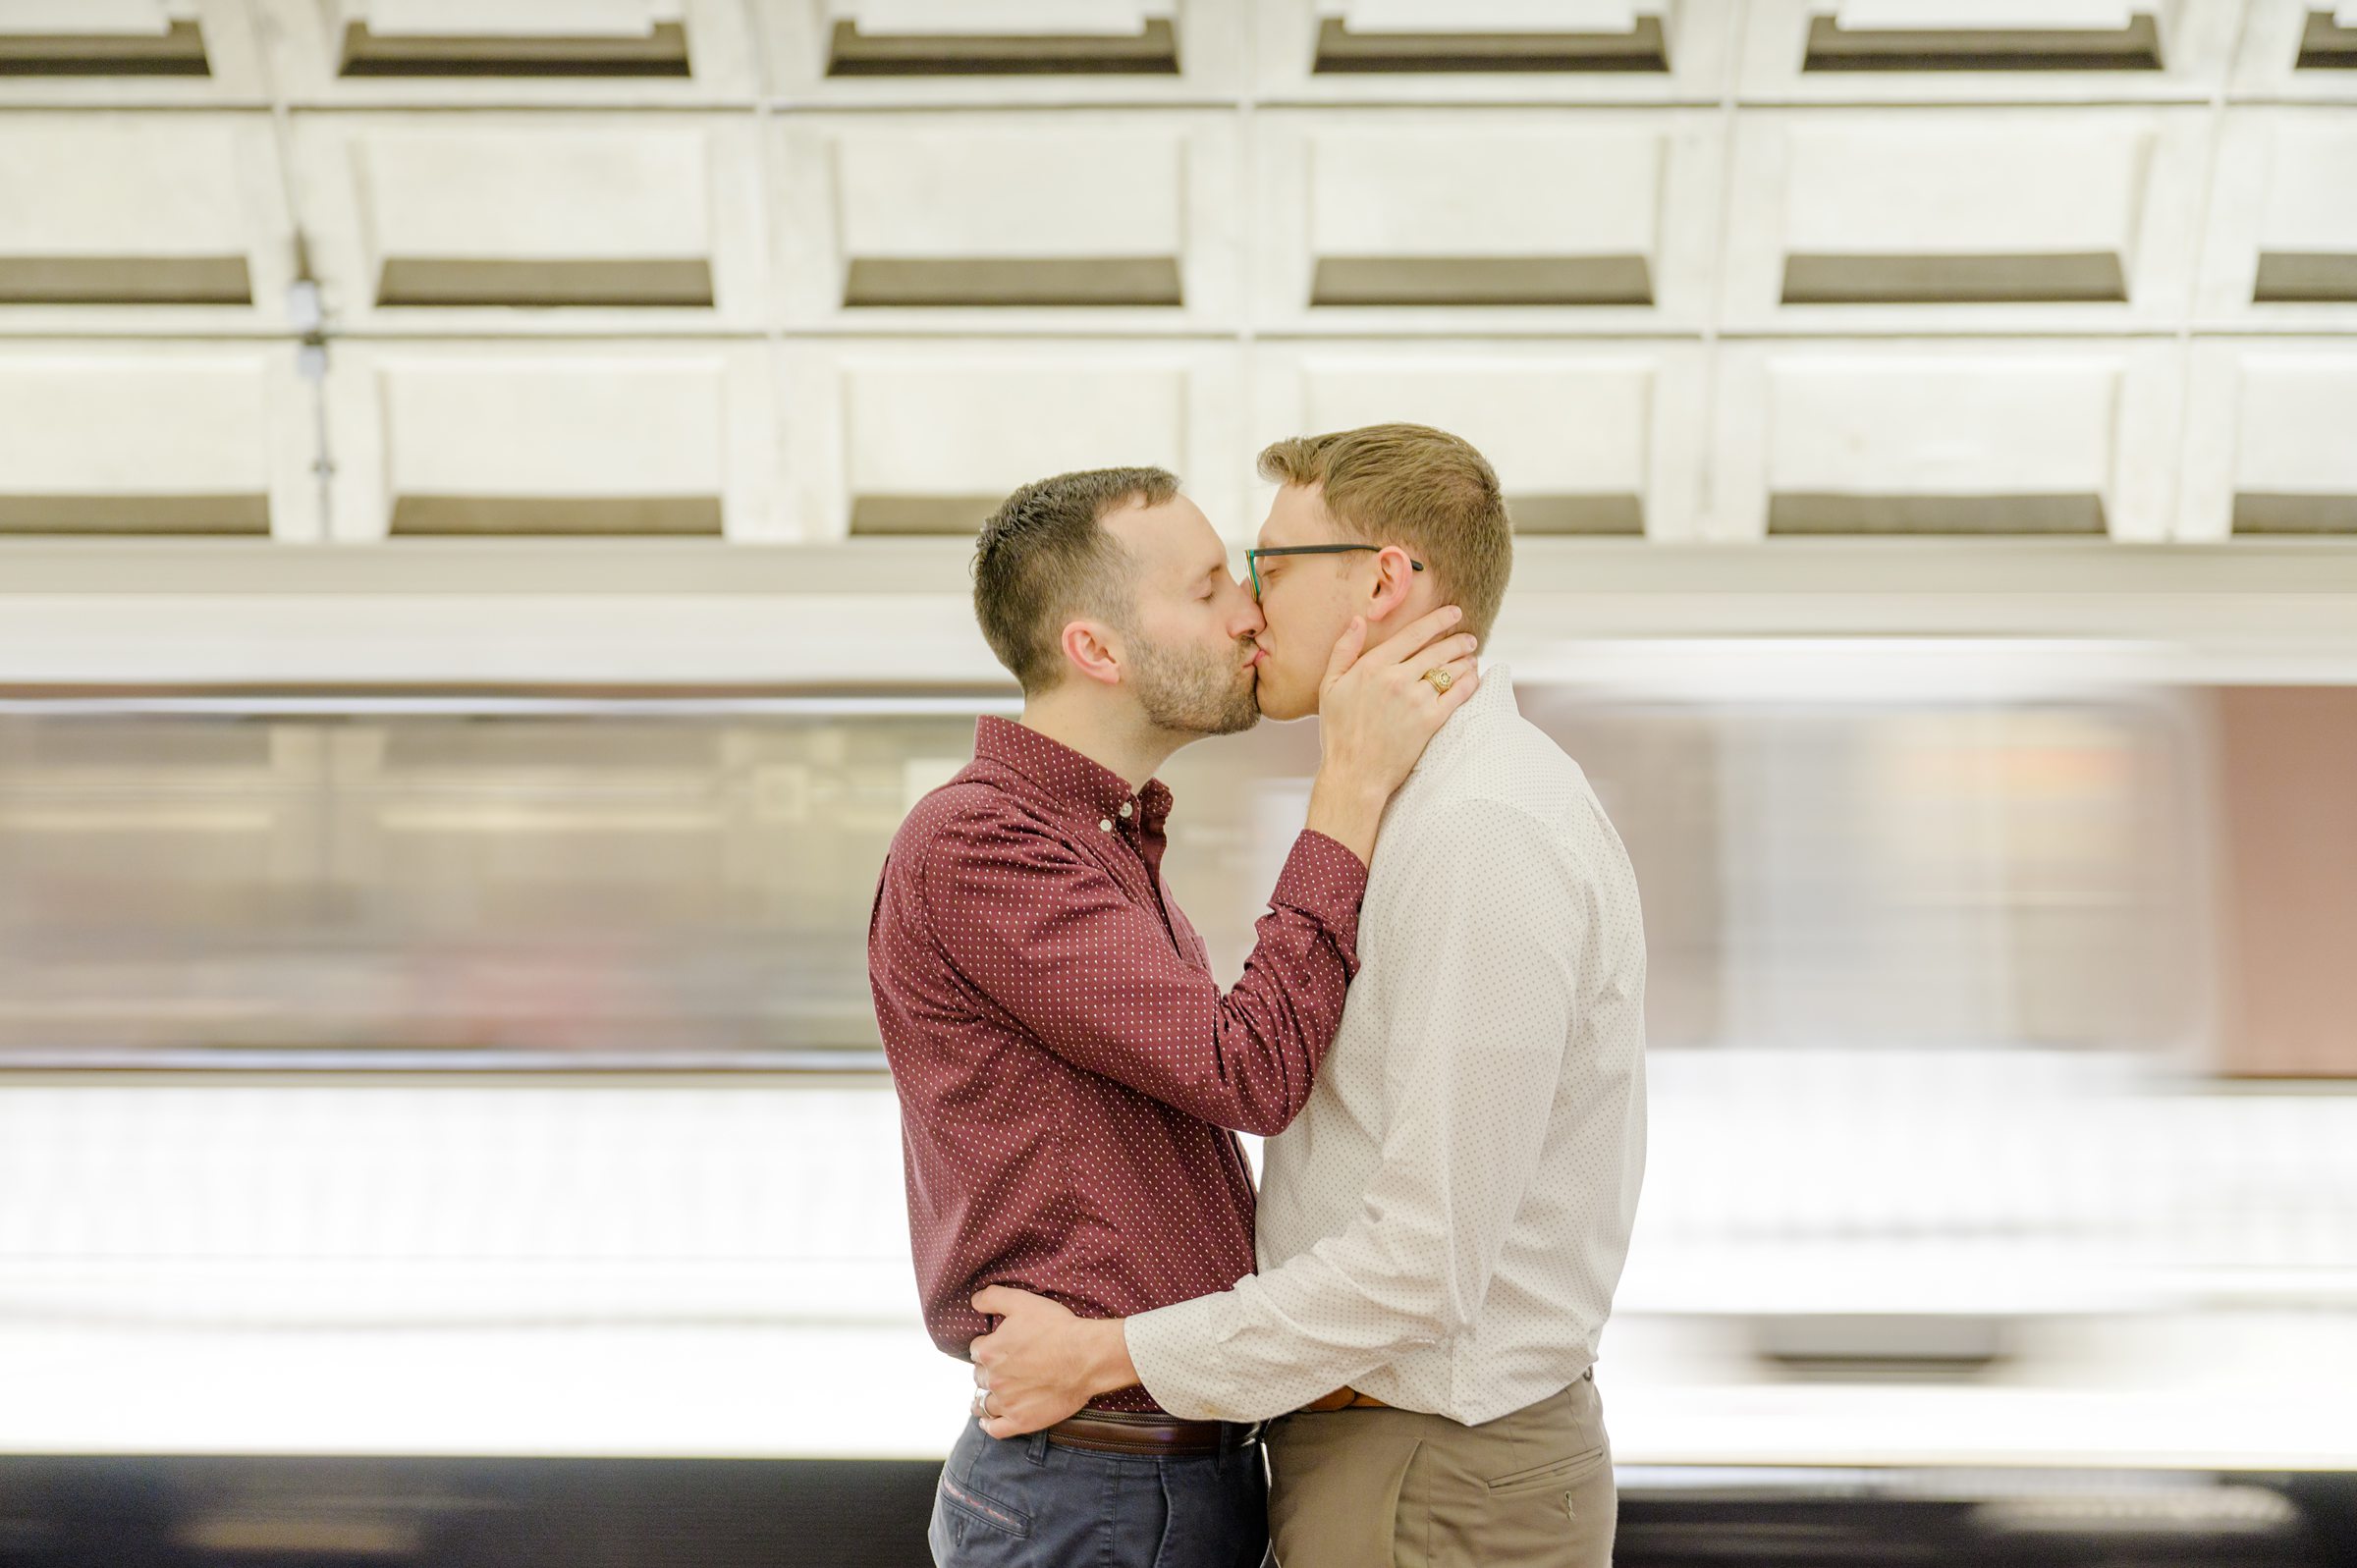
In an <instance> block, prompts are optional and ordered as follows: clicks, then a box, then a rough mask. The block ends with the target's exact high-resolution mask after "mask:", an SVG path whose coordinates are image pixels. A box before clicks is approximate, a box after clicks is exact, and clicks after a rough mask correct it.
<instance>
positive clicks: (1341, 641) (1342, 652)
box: [1318, 616, 1367, 691]
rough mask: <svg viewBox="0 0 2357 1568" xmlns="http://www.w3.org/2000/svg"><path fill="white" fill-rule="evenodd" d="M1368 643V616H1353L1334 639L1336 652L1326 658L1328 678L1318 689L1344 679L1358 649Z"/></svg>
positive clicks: (1356, 655)
mask: <svg viewBox="0 0 2357 1568" xmlns="http://www.w3.org/2000/svg"><path fill="white" fill-rule="evenodd" d="M1366 645H1367V621H1366V617H1364V616H1352V617H1351V618H1350V624H1348V625H1346V626H1344V627H1343V634H1342V635H1341V636H1339V637H1337V638H1335V639H1334V652H1333V653H1331V654H1329V655H1327V658H1326V678H1325V679H1324V680H1322V681H1320V682H1319V683H1318V689H1319V690H1320V691H1324V690H1325V689H1326V688H1327V687H1329V686H1331V685H1333V684H1334V683H1335V682H1336V681H1337V680H1340V679H1342V678H1343V671H1345V670H1347V669H1349V668H1350V662H1351V661H1352V660H1354V659H1356V658H1357V657H1358V651H1359V650H1360V649H1361V648H1364V647H1365V646H1366Z"/></svg>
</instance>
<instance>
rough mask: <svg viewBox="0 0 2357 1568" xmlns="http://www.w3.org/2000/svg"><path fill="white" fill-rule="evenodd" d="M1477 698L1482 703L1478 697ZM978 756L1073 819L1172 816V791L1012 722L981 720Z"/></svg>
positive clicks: (1156, 822)
mask: <svg viewBox="0 0 2357 1568" xmlns="http://www.w3.org/2000/svg"><path fill="white" fill-rule="evenodd" d="M1474 695H1475V700H1479V697H1480V693H1478V692H1476V693H1475V694H1474ZM974 756H975V758H976V759H977V760H980V761H984V762H995V763H997V764H999V765H1000V766H1001V767H1005V768H1012V769H1014V771H1015V772H1016V773H1019V774H1021V775H1022V776H1023V777H1024V778H1025V779H1028V780H1029V781H1031V783H1032V784H1034V785H1036V786H1037V787H1038V788H1039V790H1040V792H1041V793H1042V794H1044V795H1046V796H1047V797H1048V799H1049V800H1050V801H1051V802H1053V803H1054V804H1056V805H1058V806H1063V807H1066V808H1068V809H1069V810H1070V811H1071V812H1072V813H1073V814H1074V815H1075V816H1086V817H1089V818H1092V819H1094V820H1097V821H1100V822H1104V821H1110V822H1129V821H1131V820H1133V819H1134V820H1135V821H1136V823H1137V826H1139V827H1140V828H1159V827H1160V826H1161V825H1162V822H1163V819H1165V818H1166V817H1168V816H1169V815H1170V814H1171V790H1170V786H1169V785H1168V784H1164V783H1163V782H1162V781H1161V780H1160V779H1149V780H1147V781H1146V786H1145V787H1144V788H1143V789H1140V790H1138V791H1137V792H1136V793H1134V794H1132V793H1130V790H1129V781H1128V780H1126V779H1124V778H1123V777H1122V776H1121V775H1120V774H1118V773H1115V772H1114V771H1113V770H1112V769H1110V768H1107V767H1105V766H1104V765H1103V764H1101V763H1097V762H1093V761H1091V760H1090V759H1088V758H1087V757H1084V756H1082V755H1081V754H1080V753H1079V752H1077V751H1074V750H1073V749H1072V748H1071V747H1069V746H1068V745H1066V744H1064V743H1063V742H1062V741H1060V740H1051V739H1049V738H1048V737H1047V736H1046V735H1043V734H1041V733H1040V732H1039V731H1038V730H1026V729H1024V728H1023V727H1022V726H1021V725H1019V724H1016V723H1015V722H1014V720H1012V719H1002V718H999V717H998V716H997V715H995V714H985V715H983V716H982V718H981V719H980V720H979V721H977V722H976V724H975V726H974Z"/></svg>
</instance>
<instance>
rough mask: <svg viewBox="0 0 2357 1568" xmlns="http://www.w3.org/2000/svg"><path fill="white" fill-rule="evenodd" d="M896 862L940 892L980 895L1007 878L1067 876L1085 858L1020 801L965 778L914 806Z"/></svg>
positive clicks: (896, 847) (899, 837)
mask: <svg viewBox="0 0 2357 1568" xmlns="http://www.w3.org/2000/svg"><path fill="white" fill-rule="evenodd" d="M892 860H893V862H894V864H895V865H897V866H899V867H900V868H901V869H902V871H903V872H904V874H905V875H909V876H912V877H914V878H916V879H917V880H918V881H919V882H920V883H923V884H927V885H930V886H931V887H933V888H934V889H936V890H939V889H942V888H944V887H962V888H965V889H969V890H973V891H981V889H982V886H983V885H984V884H995V883H996V882H997V881H998V879H1000V878H1002V877H1006V876H1039V875H1043V874H1058V873H1064V872H1068V871H1069V870H1071V869H1073V868H1074V867H1076V866H1078V865H1079V864H1080V862H1081V857H1080V853H1079V851H1078V850H1077V849H1075V848H1074V847H1073V846H1072V845H1071V843H1070V842H1069V839H1068V838H1067V837H1066V836H1065V835H1064V834H1063V833H1061V832H1060V831H1058V829H1057V826H1056V824H1055V823H1054V822H1053V821H1051V820H1050V818H1048V817H1047V816H1046V815H1045V814H1043V813H1041V812H1040V811H1038V810H1037V809H1035V808H1034V807H1032V806H1031V805H1029V804H1028V803H1026V802H1025V801H1024V800H1023V799H1021V798H1020V797H1019V796H1017V795H1015V794H1014V793H1013V792H1012V791H1010V790H1007V789H1004V788H1001V787H999V786H998V785H997V784H994V783H992V782H991V781H989V780H987V779H976V778H970V777H967V776H965V775H960V776H959V777H958V778H957V779H954V780H952V781H951V782H950V783H948V784H944V785H942V786H941V787H940V788H938V789H935V790H934V791H933V792H932V793H930V794H928V795H926V796H925V797H924V798H923V799H921V800H919V801H918V802H917V803H916V806H915V808H914V809H913V810H911V811H910V812H909V813H908V816H907V818H906V820H904V822H903V823H902V824H901V827H900V831H899V832H898V833H897V834H895V835H894V836H893V840H892Z"/></svg>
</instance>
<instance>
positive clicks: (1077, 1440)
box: [1046, 1410, 1260, 1459]
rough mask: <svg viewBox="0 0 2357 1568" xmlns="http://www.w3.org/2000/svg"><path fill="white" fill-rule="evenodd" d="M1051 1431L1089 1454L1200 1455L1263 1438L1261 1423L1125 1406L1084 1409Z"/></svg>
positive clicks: (1062, 1443)
mask: <svg viewBox="0 0 2357 1568" xmlns="http://www.w3.org/2000/svg"><path fill="white" fill-rule="evenodd" d="M1046 1436H1047V1439H1048V1441H1050V1442H1052V1443H1054V1444H1055V1445H1056V1446H1057V1447H1059V1448H1076V1449H1079V1450H1080V1451H1082V1452H1084V1453H1092V1454H1133V1455H1140V1456H1143V1457H1146V1458H1157V1459H1199V1458H1206V1457H1209V1456H1211V1455H1214V1454H1230V1453H1234V1452H1235V1451H1236V1450H1238V1449H1240V1448H1249V1447H1250V1446H1252V1444H1254V1443H1256V1442H1258V1441H1260V1425H1259V1423H1257V1422H1254V1423H1251V1424H1245V1423H1242V1422H1234V1421H1180V1420H1179V1419H1178V1417H1176V1416H1155V1415H1141V1414H1132V1413H1130V1412H1128V1411H1121V1410H1083V1411H1081V1412H1080V1413H1079V1414H1078V1415H1076V1416H1070V1417H1068V1418H1066V1419H1065V1420H1063V1421H1060V1422H1058V1423H1057V1424H1056V1425H1055V1426H1053V1427H1050V1428H1049V1429H1048V1430H1047V1433H1046Z"/></svg>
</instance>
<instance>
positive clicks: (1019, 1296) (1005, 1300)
mask: <svg viewBox="0 0 2357 1568" xmlns="http://www.w3.org/2000/svg"><path fill="white" fill-rule="evenodd" d="M1028 1299H1030V1298H1028V1297H1027V1296H1025V1295H1024V1294H1023V1292H1021V1291H1019V1290H1011V1289H1009V1288H1008V1287H1007V1286H1005V1285H989V1286H986V1287H984V1288H983V1289H981V1290H978V1291H976V1292H975V1293H974V1297H973V1308H974V1311H976V1312H978V1313H980V1314H982V1316H983V1317H985V1318H1004V1317H1006V1316H1007V1314H1008V1312H1009V1311H1010V1310H1011V1309H1013V1308H1015V1307H1019V1306H1021V1305H1022V1304H1023V1303H1024V1302H1025V1301H1026V1300H1028Z"/></svg>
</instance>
